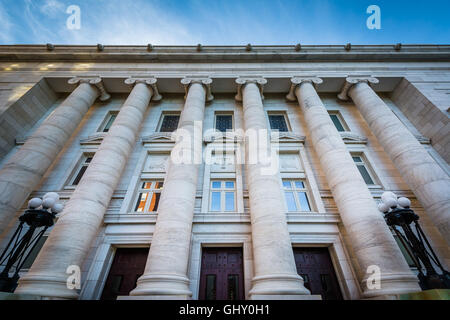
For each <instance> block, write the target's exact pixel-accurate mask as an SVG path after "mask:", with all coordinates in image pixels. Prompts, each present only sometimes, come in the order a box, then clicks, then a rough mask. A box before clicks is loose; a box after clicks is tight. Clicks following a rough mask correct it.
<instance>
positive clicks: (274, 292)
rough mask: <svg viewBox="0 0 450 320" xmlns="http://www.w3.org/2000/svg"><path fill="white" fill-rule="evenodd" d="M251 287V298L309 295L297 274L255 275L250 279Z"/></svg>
mask: <svg viewBox="0 0 450 320" xmlns="http://www.w3.org/2000/svg"><path fill="white" fill-rule="evenodd" d="M252 283H253V287H252V289H251V290H250V292H249V298H250V299H251V300H257V299H262V300H267V299H276V300H280V299H295V300H298V299H301V297H302V296H307V297H311V293H310V292H309V290H308V289H306V288H305V287H304V285H303V279H302V278H301V277H300V276H299V275H297V274H295V275H294V274H274V275H264V276H257V277H254V278H253V279H252Z"/></svg>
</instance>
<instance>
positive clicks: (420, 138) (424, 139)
mask: <svg viewBox="0 0 450 320" xmlns="http://www.w3.org/2000/svg"><path fill="white" fill-rule="evenodd" d="M415 137H416V139H417V141H419V142H420V143H421V144H431V140H430V139H428V138H427V137H424V136H422V135H415Z"/></svg>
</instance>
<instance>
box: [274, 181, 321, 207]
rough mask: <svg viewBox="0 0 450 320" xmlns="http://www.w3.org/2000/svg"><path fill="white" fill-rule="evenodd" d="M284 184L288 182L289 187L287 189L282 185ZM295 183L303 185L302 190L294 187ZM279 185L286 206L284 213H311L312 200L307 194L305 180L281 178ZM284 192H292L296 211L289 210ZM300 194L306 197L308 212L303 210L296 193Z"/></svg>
mask: <svg viewBox="0 0 450 320" xmlns="http://www.w3.org/2000/svg"><path fill="white" fill-rule="evenodd" d="M284 182H289V183H290V187H289V188H287V187H285V185H284ZM295 182H302V183H303V188H298V187H297V186H296V185H295ZM281 183H282V190H283V194H284V197H285V204H286V211H287V212H313V210H314V209H313V206H312V200H311V199H312V198H311V195H310V192H309V188H308V183H307V181H306V179H298V178H282V179H281ZM286 192H292V193H293V195H294V202H295V206H296V209H297V210H289V206H288V203H287V200H286ZM299 192H302V193H304V194H305V196H306V201H307V202H308V206H309V210H303V208H302V205H301V201H300V199H299V196H298V193H299Z"/></svg>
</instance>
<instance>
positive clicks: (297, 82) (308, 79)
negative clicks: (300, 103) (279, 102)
mask: <svg viewBox="0 0 450 320" xmlns="http://www.w3.org/2000/svg"><path fill="white" fill-rule="evenodd" d="M303 82H309V83H312V84H313V85H314V87H316V89H317V85H319V84H321V83H323V80H322V79H321V78H319V77H316V76H310V77H292V78H291V88H290V89H289V93H288V94H287V95H286V99H287V100H288V101H297V96H296V95H295V88H297V86H298V85H300V84H302V83H303Z"/></svg>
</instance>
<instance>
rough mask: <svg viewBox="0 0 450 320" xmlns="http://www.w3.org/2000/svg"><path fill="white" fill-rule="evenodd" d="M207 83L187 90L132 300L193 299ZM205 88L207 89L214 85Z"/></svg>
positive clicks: (194, 83) (195, 84)
mask: <svg viewBox="0 0 450 320" xmlns="http://www.w3.org/2000/svg"><path fill="white" fill-rule="evenodd" d="M207 80H209V79H207ZM205 82H207V81H203V82H202V81H194V82H192V83H190V86H189V88H188V89H187V90H188V93H187V96H186V101H185V104H184V108H183V111H182V112H181V116H180V122H179V125H178V129H177V131H176V134H177V135H180V136H182V139H179V140H178V141H177V142H176V144H175V146H174V148H173V149H172V152H171V154H170V157H169V165H168V169H167V175H166V178H165V180H164V188H163V191H162V194H161V199H160V201H159V205H158V217H157V220H156V225H155V232H154V234H153V238H152V243H151V246H150V252H149V255H148V259H147V264H146V266H145V271H144V274H143V275H142V276H141V277H140V278H139V280H138V282H137V287H136V289H134V290H133V291H131V292H130V295H131V296H147V297H148V299H159V298H161V297H166V298H167V297H172V298H175V297H178V298H189V297H190V296H191V295H192V292H191V291H190V289H189V279H188V276H187V271H188V263H189V251H190V242H191V230H192V220H193V217H194V206H195V195H196V191H197V178H198V172H199V166H200V163H201V161H200V162H197V163H195V162H194V161H193V160H194V159H193V158H194V156H196V157H197V159H200V160H201V153H202V150H201V146H202V130H201V126H202V123H203V115H204V110H205V99H206V93H207V87H206V85H205ZM207 83H208V84H209V83H210V80H209V82H207ZM186 141H189V142H187V143H186ZM180 152H181V153H184V155H188V157H187V158H186V159H185V160H187V161H183V162H180V161H179V160H180V159H179V157H180ZM198 157H200V158H198ZM176 159H177V160H176Z"/></svg>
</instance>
